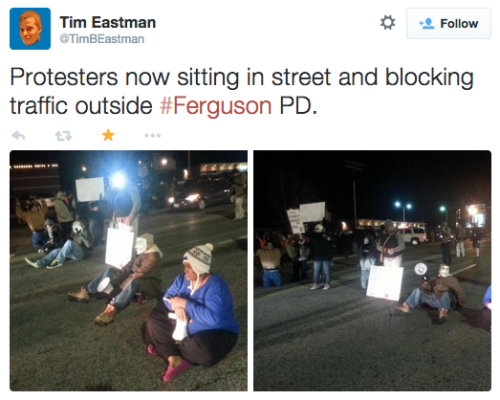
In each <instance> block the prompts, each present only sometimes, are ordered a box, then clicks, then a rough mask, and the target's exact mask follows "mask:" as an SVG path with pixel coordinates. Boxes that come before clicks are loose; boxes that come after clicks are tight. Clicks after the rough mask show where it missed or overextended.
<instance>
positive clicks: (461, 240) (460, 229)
mask: <svg viewBox="0 0 500 400" xmlns="http://www.w3.org/2000/svg"><path fill="white" fill-rule="evenodd" d="M466 236H467V232H466V230H465V227H464V226H463V225H462V224H461V223H459V224H458V226H457V230H456V232H455V239H456V240H457V246H456V247H457V250H456V255H457V257H465V237H466Z"/></svg>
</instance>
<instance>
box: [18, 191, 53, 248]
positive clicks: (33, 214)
mask: <svg viewBox="0 0 500 400" xmlns="http://www.w3.org/2000/svg"><path fill="white" fill-rule="evenodd" d="M47 210H48V207H47V203H45V200H41V201H40V200H35V201H33V202H31V203H29V204H28V210H26V211H24V210H23V209H22V208H21V202H20V201H19V200H16V215H17V218H19V219H22V220H24V221H26V223H27V224H28V226H29V228H30V229H31V232H32V236H31V243H32V245H33V248H34V249H35V250H41V249H43V243H44V237H45V228H44V224H45V216H46V215H47Z"/></svg>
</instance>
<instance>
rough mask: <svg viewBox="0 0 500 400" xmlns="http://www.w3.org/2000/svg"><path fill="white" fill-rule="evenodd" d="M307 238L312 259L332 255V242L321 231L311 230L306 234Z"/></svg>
mask: <svg viewBox="0 0 500 400" xmlns="http://www.w3.org/2000/svg"><path fill="white" fill-rule="evenodd" d="M306 236H307V237H308V238H309V247H310V249H311V253H312V259H313V260H314V259H318V258H327V257H332V243H331V240H330V238H329V237H328V236H327V235H326V234H325V233H323V232H311V233H308V234H307V235H306Z"/></svg>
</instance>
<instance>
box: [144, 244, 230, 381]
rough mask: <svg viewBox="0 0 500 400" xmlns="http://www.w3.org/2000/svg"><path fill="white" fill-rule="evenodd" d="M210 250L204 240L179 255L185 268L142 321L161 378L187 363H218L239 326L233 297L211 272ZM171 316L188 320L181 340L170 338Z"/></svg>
mask: <svg viewBox="0 0 500 400" xmlns="http://www.w3.org/2000/svg"><path fill="white" fill-rule="evenodd" d="M212 250H213V246H212V245H211V244H206V245H204V246H196V247H193V248H192V249H191V250H189V251H188V252H187V253H186V254H184V258H183V265H184V273H182V274H180V275H179V276H178V277H177V278H176V279H175V281H174V283H173V284H172V286H170V288H169V289H168V290H167V291H166V293H165V295H164V297H163V301H160V302H159V303H158V305H157V306H156V307H155V308H154V310H153V311H152V313H151V315H150V316H149V318H148V321H147V323H146V342H147V343H148V348H147V350H148V353H149V354H151V355H158V356H160V357H161V358H163V359H165V360H166V361H167V363H168V368H167V370H166V371H165V372H164V374H163V376H162V378H163V381H164V382H168V381H170V380H172V379H174V378H176V377H177V376H179V375H180V374H182V373H183V372H184V371H186V370H187V369H188V368H189V367H190V366H191V364H199V365H203V366H206V367H211V366H213V365H215V364H217V363H218V362H219V361H220V360H222V359H223V358H224V357H225V356H226V355H227V354H228V353H229V352H230V351H231V349H232V348H233V347H234V345H235V344H236V340H237V338H238V333H239V326H238V323H237V322H236V319H235V318H234V313H233V300H232V298H231V293H230V291H229V288H228V286H227V284H226V282H225V281H224V280H223V279H222V278H221V277H219V276H218V275H216V274H213V273H211V272H210V265H211V262H212ZM169 314H170V315H169ZM173 314H175V316H174V315H173ZM176 319H177V321H180V322H178V323H182V322H184V323H185V322H187V337H185V338H184V339H182V340H181V341H176V340H175V339H174V338H173V337H172V335H173V333H174V330H175V327H176V326H175V325H176V321H175V320H176Z"/></svg>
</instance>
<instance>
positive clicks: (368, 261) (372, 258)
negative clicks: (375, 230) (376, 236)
mask: <svg viewBox="0 0 500 400" xmlns="http://www.w3.org/2000/svg"><path fill="white" fill-rule="evenodd" d="M367 237H368V240H369V243H368V244H363V245H361V246H360V248H359V251H358V260H357V261H358V265H359V267H360V268H361V269H362V270H363V271H368V270H369V269H370V268H371V267H372V266H373V265H376V263H377V260H378V257H377V248H376V247H375V243H374V240H373V237H372V236H371V235H369V236H367Z"/></svg>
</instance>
